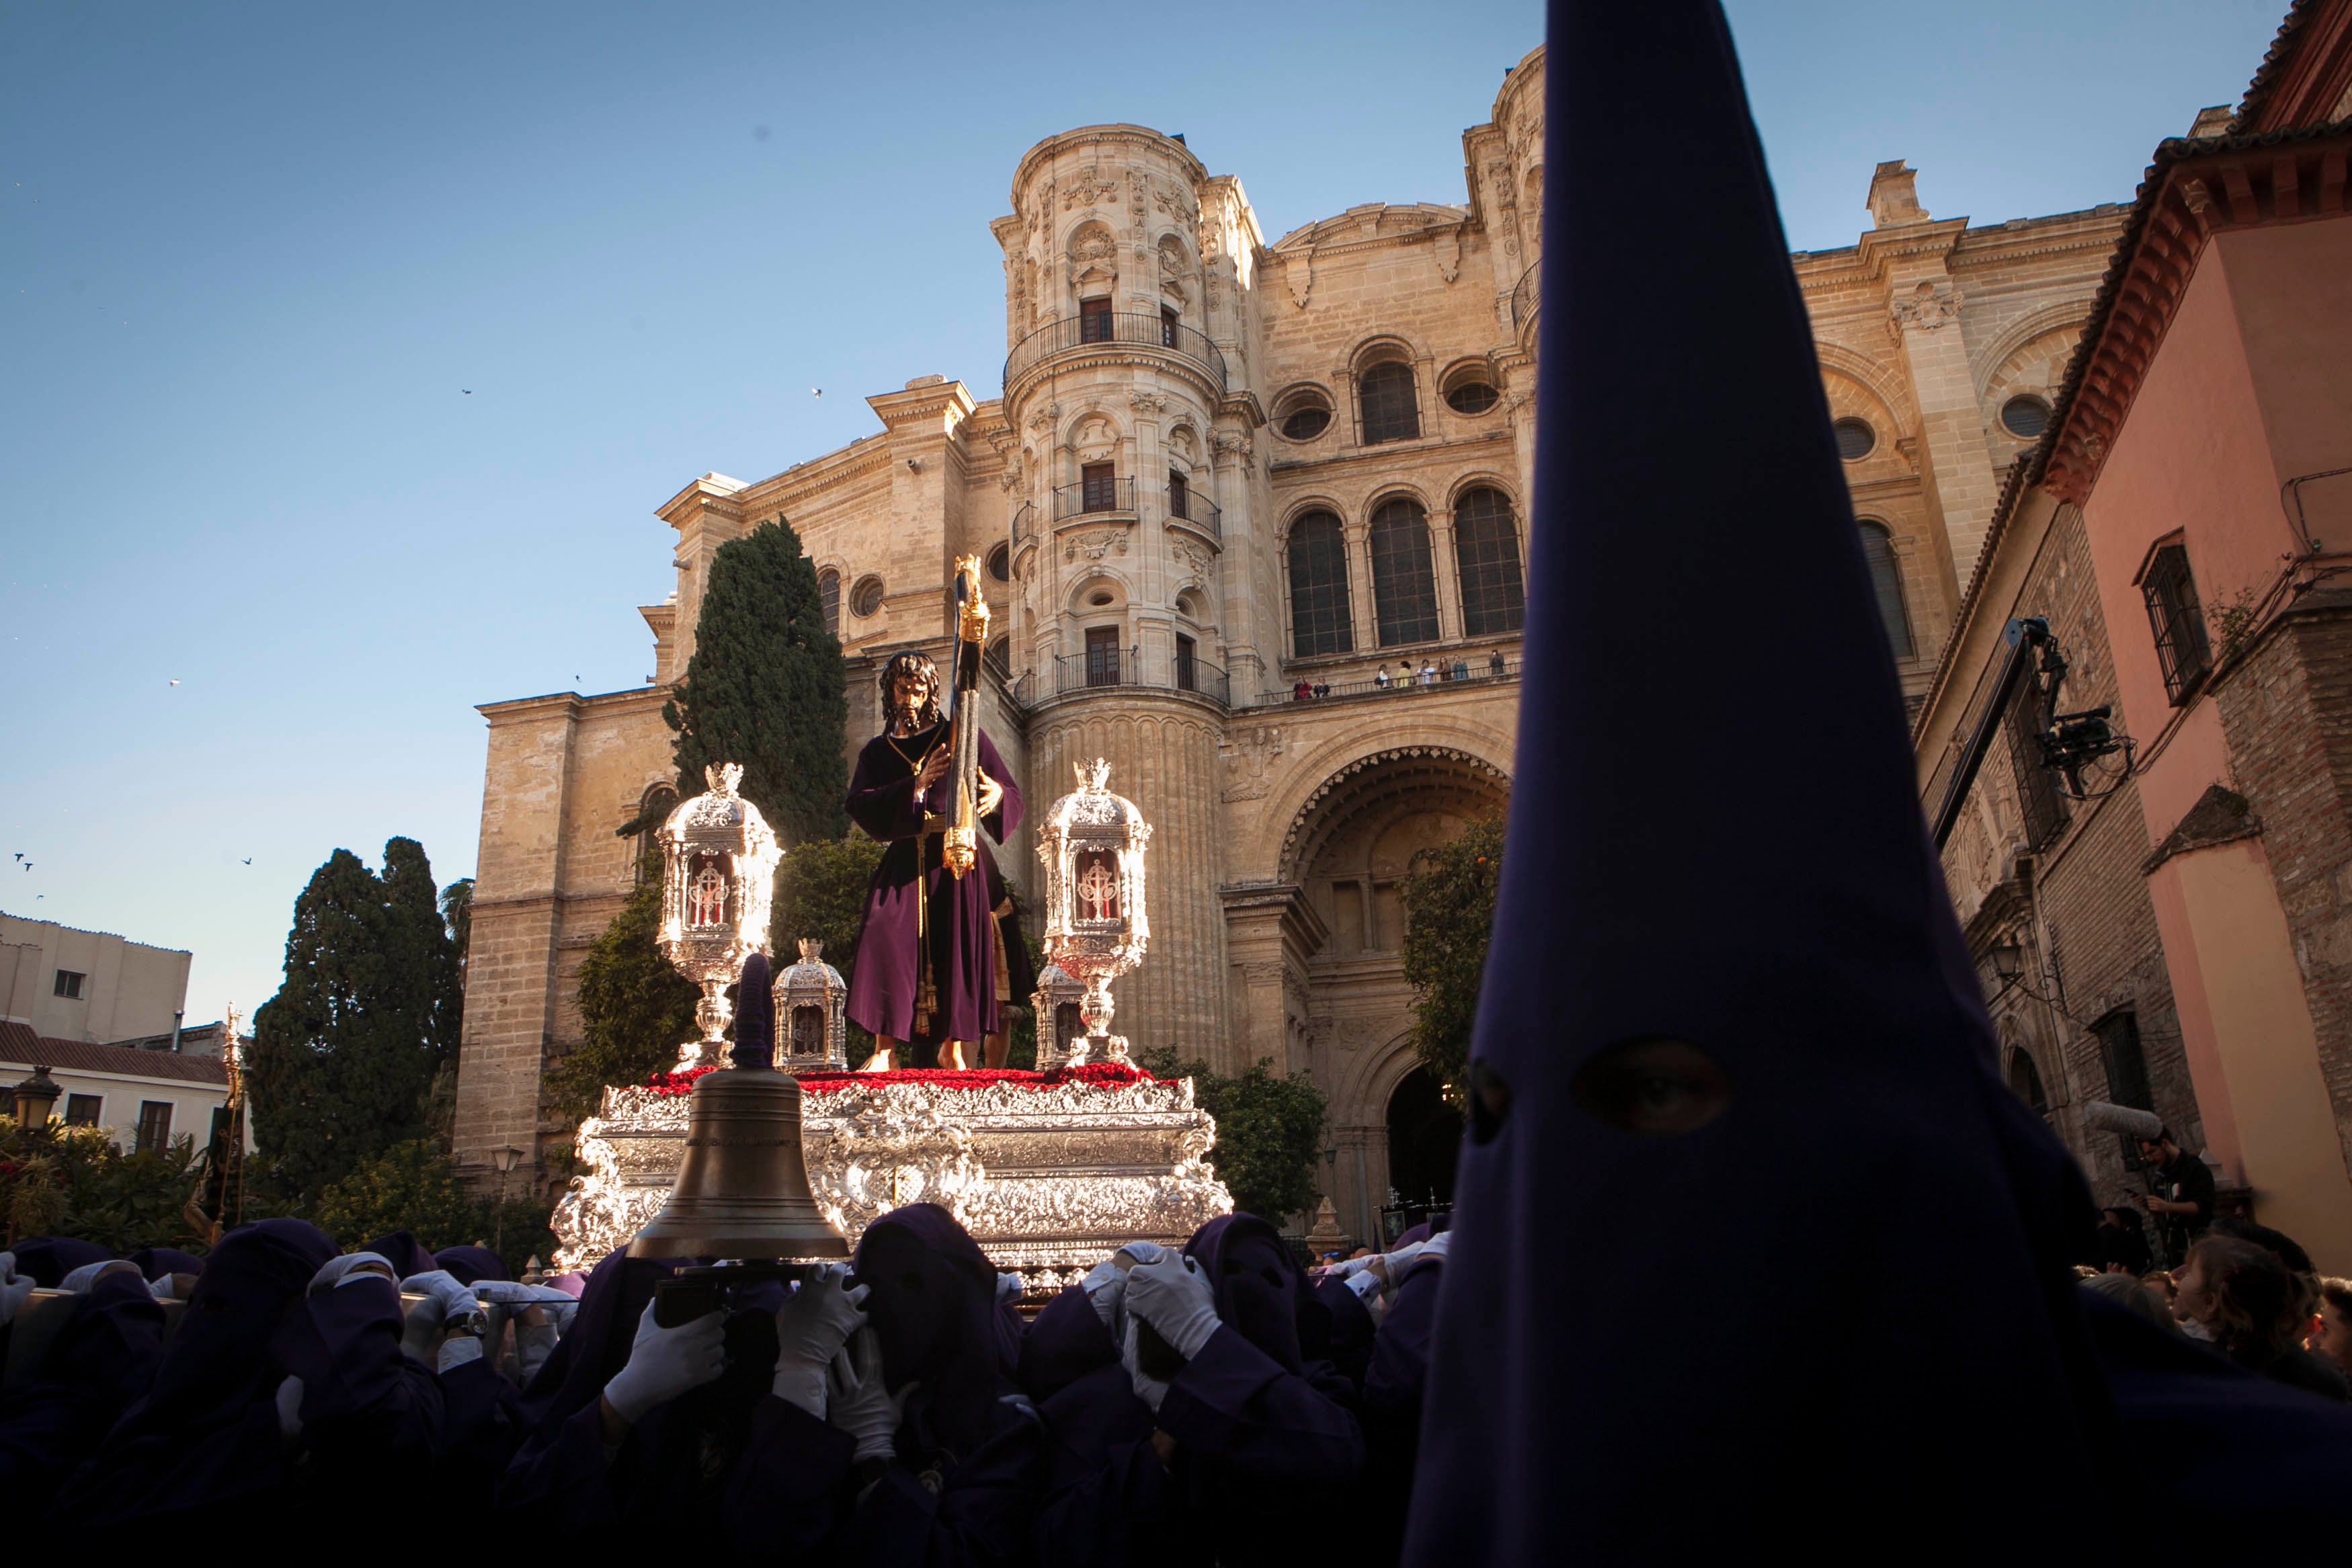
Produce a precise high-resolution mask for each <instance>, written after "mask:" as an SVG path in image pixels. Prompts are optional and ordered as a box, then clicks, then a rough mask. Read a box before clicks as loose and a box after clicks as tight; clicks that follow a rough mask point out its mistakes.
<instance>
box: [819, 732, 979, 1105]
mask: <svg viewBox="0 0 2352 1568" xmlns="http://www.w3.org/2000/svg"><path fill="white" fill-rule="evenodd" d="M947 737H948V727H947V726H946V724H945V723H944V722H942V723H940V724H937V725H934V726H932V727H930V728H929V729H927V730H923V731H921V732H919V733H918V734H915V735H911V736H898V737H893V736H891V735H889V734H888V733H887V732H885V733H884V734H881V735H877V736H876V737H874V738H873V739H872V740H870V741H868V742H866V749H865V750H864V751H862V752H860V753H858V757H857V771H856V774H854V775H853V776H852V777H851V779H850V780H849V800H848V810H849V816H850V820H851V821H855V822H856V824H857V825H858V826H859V827H861V828H863V829H865V830H866V831H867V832H868V833H870V834H872V835H873V836H874V837H875V838H877V839H879V840H881V841H883V842H884V843H886V844H887V845H889V846H890V847H889V848H888V849H887V850H886V851H884V852H883V855H882V863H881V864H880V865H879V866H877V867H876V868H875V871H874V881H873V883H871V884H870V885H869V886H868V888H867V890H866V921H865V924H864V925H862V926H861V927H860V928H859V930H858V934H857V956H856V962H855V963H854V964H853V966H852V967H851V970H850V980H849V1007H848V1012H849V1021H850V1022H852V1023H854V1024H856V1025H857V1026H858V1027H859V1028H860V1029H863V1030H869V1031H871V1032H872V1033H874V1034H877V1035H882V1036H887V1038H889V1039H891V1040H907V1041H909V1042H911V1043H919V1044H927V1045H928V1044H937V1043H938V1042H940V1041H943V1040H981V1039H983V1038H985V1037H986V1036H988V1035H990V1034H992V1033H994V1032H995V1031H996V1030H997V1028H998V1027H999V1025H1000V1022H1001V1019H1000V1018H999V1014H998V1008H997V1001H996V962H997V955H996V928H995V925H994V923H993V921H992V919H991V917H990V898H989V889H990V888H991V887H992V886H996V885H1002V883H1001V879H1000V878H999V877H998V875H997V872H996V862H995V858H994V857H993V856H992V855H991V854H990V853H989V851H988V839H989V838H992V839H994V840H995V841H997V842H998V843H1003V841H1004V839H1005V835H1006V834H1008V833H1011V832H1013V831H1016V830H1017V829H1019V827H1020V826H1021V789H1020V786H1018V785H1017V784H1015V783H1014V782H1013V775H1012V771H1011V770H1010V769H1009V768H1006V767H1005V766H1004V759H1003V758H1001V757H999V756H998V755H997V754H996V747H995V746H994V745H992V743H991V742H990V740H989V738H988V736H987V733H986V732H985V731H983V732H982V735H981V737H980V767H981V771H982V772H983V773H985V774H986V775H987V776H988V777H990V778H991V779H995V780H996V781H997V782H998V783H999V784H1002V785H1003V786H1004V799H1003V800H1002V801H1000V802H999V803H998V805H997V809H996V810H994V811H992V812H991V813H989V814H988V815H987V816H985V817H982V819H981V823H982V826H983V827H985V828H986V829H987V830H988V835H987V838H983V839H982V841H981V842H980V846H979V847H980V863H979V864H978V865H975V866H973V867H972V868H971V871H970V872H969V873H966V874H965V875H964V876H963V877H962V878H961V879H958V878H957V877H956V876H954V875H953V874H952V873H950V872H949V871H948V870H947V868H946V866H945V865H944V864H943V863H942V862H941V861H940V846H941V842H942V838H943V835H942V834H941V833H940V829H939V822H938V819H941V818H944V817H945V816H946V815H947V811H948V806H949V798H948V790H949V788H950V779H946V778H944V777H943V778H941V779H940V780H939V781H938V782H937V783H935V784H933V785H932V786H931V788H930V789H929V791H928V792H927V793H926V794H925V796H924V797H923V799H922V800H916V799H915V772H916V769H917V768H919V767H920V766H921V765H922V760H923V758H924V756H925V755H926V754H927V753H928V752H929V751H930V749H931V748H932V747H935V746H939V745H940V744H941V743H943V742H944V741H945V740H946V739H947ZM927 817H929V818H930V819H933V821H932V823H931V827H930V830H929V831H925V830H924V822H925V819H926V818H927ZM918 885H919V886H920V888H921V890H922V891H921V893H920V894H919V893H918V891H917V888H918ZM919 898H920V899H923V900H925V901H926V903H925V904H919V903H918V899H919ZM919 925H920V926H921V927H923V928H924V929H923V936H927V937H928V939H929V958H930V970H931V980H932V984H933V986H934V988H935V990H934V993H933V995H934V1000H933V1011H932V1014H931V1017H930V1019H929V1021H928V1024H927V1025H926V1026H925V1027H923V1028H921V1029H918V1028H917V1027H916V1021H915V1008H916V1001H917V998H918V994H919V989H920V987H921V984H922V975H921V968H922V966H921V964H920V963H919V956H920V955H921V951H922V942H921V940H920V939H919V936H918V929H919ZM899 1065H901V1066H905V1065H908V1063H903V1062H902V1063H900V1064H899Z"/></svg>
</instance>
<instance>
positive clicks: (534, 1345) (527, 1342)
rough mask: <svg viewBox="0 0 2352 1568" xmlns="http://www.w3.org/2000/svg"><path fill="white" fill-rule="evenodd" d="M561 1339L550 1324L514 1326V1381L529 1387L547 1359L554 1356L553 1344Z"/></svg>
mask: <svg viewBox="0 0 2352 1568" xmlns="http://www.w3.org/2000/svg"><path fill="white" fill-rule="evenodd" d="M562 1337H563V1336H562V1333H560V1332H559V1331H558V1330H557V1328H556V1326H555V1325H554V1324H553V1323H551V1322H550V1323H539V1324H537V1325H533V1324H530V1323H517V1324H515V1333H514V1344H515V1351H514V1354H515V1381H516V1382H518V1383H520V1384H521V1385H523V1386H524V1387H525V1388H528V1387H530V1380H531V1379H532V1378H534V1377H537V1376H538V1375H539V1369H540V1368H541V1367H542V1366H545V1365H546V1364H547V1358H548V1357H549V1356H551V1355H553V1354H555V1342H556V1341H557V1340H559V1339H561V1338H562Z"/></svg>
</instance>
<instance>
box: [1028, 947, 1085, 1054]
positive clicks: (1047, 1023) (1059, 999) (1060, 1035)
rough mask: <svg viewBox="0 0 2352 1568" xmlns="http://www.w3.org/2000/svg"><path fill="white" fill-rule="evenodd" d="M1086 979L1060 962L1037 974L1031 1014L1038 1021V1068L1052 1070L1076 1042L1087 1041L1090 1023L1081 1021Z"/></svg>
mask: <svg viewBox="0 0 2352 1568" xmlns="http://www.w3.org/2000/svg"><path fill="white" fill-rule="evenodd" d="M1086 995H1087V988H1086V985H1085V983H1084V982H1082V981H1079V980H1076V979H1073V978H1071V977H1070V974H1069V972H1068V971H1067V970H1066V969H1064V968H1063V967H1062V966H1060V965H1059V964H1048V965H1046V966H1045V967H1044V968H1043V969H1041V970H1039V971H1038V973H1037V988H1036V989H1035V990H1034V991H1033V992H1031V993H1030V996H1029V1009H1030V1016H1031V1017H1032V1018H1034V1019H1036V1020H1037V1071H1040V1072H1050V1071H1053V1070H1054V1069H1055V1068H1056V1067H1059V1066H1061V1065H1062V1063H1064V1062H1065V1061H1068V1060H1069V1058H1070V1048H1071V1046H1072V1045H1073V1044H1076V1043H1080V1042H1082V1041H1083V1040H1084V1039H1085V1036H1086V1032H1087V1026H1086V1025H1085V1024H1084V1023H1083V1022H1081V1021H1080V1020H1079V1018H1078V1008H1079V1004H1080V1003H1082V1002H1083V1001H1084V1000H1085V999H1086Z"/></svg>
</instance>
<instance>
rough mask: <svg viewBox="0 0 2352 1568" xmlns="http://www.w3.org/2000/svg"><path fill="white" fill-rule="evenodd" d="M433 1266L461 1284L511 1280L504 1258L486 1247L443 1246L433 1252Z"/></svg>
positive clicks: (511, 1276)
mask: <svg viewBox="0 0 2352 1568" xmlns="http://www.w3.org/2000/svg"><path fill="white" fill-rule="evenodd" d="M433 1266H434V1267H435V1268H436V1269H440V1270H446V1272H447V1273H448V1275H449V1277H450V1278H451V1279H453V1280H455V1281H457V1283H459V1284H461V1285H470V1284H473V1283H475V1282H476V1281H480V1280H511V1279H513V1278H514V1276H513V1275H512V1274H510V1273H509V1272H508V1271H507V1265H506V1260H505V1259H503V1258H500V1257H499V1255H498V1254H497V1253H495V1252H493V1251H491V1250H490V1249H488V1248H487V1247H444V1248H443V1249H441V1250H440V1251H438V1252H436V1253H435V1254H433Z"/></svg>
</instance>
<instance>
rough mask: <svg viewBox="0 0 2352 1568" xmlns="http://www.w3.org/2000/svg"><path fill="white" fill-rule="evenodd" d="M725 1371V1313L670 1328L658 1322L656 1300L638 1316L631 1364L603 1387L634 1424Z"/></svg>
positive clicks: (606, 1400)
mask: <svg viewBox="0 0 2352 1568" xmlns="http://www.w3.org/2000/svg"><path fill="white" fill-rule="evenodd" d="M726 1370H727V1314H726V1313H725V1312H705V1313H703V1314H702V1315H701V1316H700V1317H698V1318H697V1319H695V1320H694V1321H693V1322H690V1323H681V1324H680V1325H678V1326H677V1328H674V1329H666V1328H664V1327H662V1326H661V1325H660V1324H659V1323H656V1322H654V1303H653V1302H651V1301H647V1302H646V1312H645V1316H643V1317H641V1318H639V1319H638V1320H637V1338H636V1343H634V1344H632V1345H631V1346H630V1347H629V1364H628V1365H626V1366H625V1367H623V1368H621V1370H620V1371H619V1372H617V1373H615V1374H614V1376H613V1381H612V1382H610V1383H607V1384H606V1385H604V1403H605V1404H607V1405H610V1406H612V1407H613V1414H614V1415H615V1416H619V1417H620V1418H621V1419H622V1420H624V1421H625V1422H627V1423H628V1424H629V1425H630V1426H632V1427H634V1426H635V1425H636V1424H637V1423H638V1422H639V1421H642V1420H644V1419H645V1417H646V1412H648V1411H650V1410H652V1409H653V1408H654V1407H655V1406H660V1405H667V1404H668V1403H669V1402H670V1401H671V1400H673V1399H675V1398H677V1396H679V1395H681V1394H683V1393H685V1392H686V1391H687V1390H688V1389H689V1388H699V1387H701V1386H702V1385H704V1384H706V1383H711V1382H715V1381H717V1379H718V1377H719V1374H720V1373H722V1372H724V1371H726Z"/></svg>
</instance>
